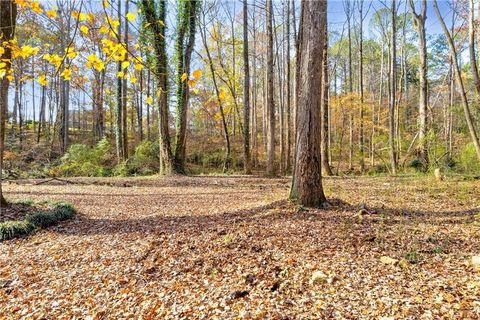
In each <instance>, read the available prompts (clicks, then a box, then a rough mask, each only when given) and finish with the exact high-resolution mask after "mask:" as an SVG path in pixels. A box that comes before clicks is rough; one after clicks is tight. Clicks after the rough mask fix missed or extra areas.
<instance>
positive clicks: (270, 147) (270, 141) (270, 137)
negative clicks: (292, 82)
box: [266, 0, 275, 175]
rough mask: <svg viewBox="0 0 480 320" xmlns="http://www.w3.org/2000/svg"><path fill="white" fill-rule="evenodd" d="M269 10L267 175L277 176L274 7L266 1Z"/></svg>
mask: <svg viewBox="0 0 480 320" xmlns="http://www.w3.org/2000/svg"><path fill="white" fill-rule="evenodd" d="M266 10H267V20H266V23H267V41H268V43H267V104H266V107H267V121H268V126H267V128H268V133H267V175H275V105H274V101H273V30H272V23H273V5H272V0H267V1H266Z"/></svg>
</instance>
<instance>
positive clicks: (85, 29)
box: [80, 25, 88, 35]
mask: <svg viewBox="0 0 480 320" xmlns="http://www.w3.org/2000/svg"><path fill="white" fill-rule="evenodd" d="M80 32H81V33H82V34H84V35H88V27H87V26H85V25H83V26H80Z"/></svg>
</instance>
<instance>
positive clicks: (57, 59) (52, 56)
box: [43, 53, 63, 68]
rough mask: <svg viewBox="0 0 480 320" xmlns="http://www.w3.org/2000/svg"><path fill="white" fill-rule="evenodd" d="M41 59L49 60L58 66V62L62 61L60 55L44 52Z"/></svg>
mask: <svg viewBox="0 0 480 320" xmlns="http://www.w3.org/2000/svg"><path fill="white" fill-rule="evenodd" d="M43 59H44V60H46V61H48V62H50V63H51V64H53V65H54V66H55V67H57V68H59V67H60V64H61V63H62V61H63V58H62V57H60V56H59V55H57V54H49V53H45V54H44V55H43Z"/></svg>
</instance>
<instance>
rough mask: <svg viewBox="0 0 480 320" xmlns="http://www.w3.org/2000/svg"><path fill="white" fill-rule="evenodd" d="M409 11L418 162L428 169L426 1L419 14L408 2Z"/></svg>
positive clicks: (423, 1) (410, 0)
mask: <svg viewBox="0 0 480 320" xmlns="http://www.w3.org/2000/svg"><path fill="white" fill-rule="evenodd" d="M409 4H410V10H411V12H412V17H413V21H414V26H415V29H416V30H417V34H418V50H419V55H420V64H419V66H418V74H419V79H420V97H419V103H418V118H419V119H418V120H419V121H418V123H419V129H418V139H419V151H420V152H419V153H420V160H421V161H422V163H423V165H424V168H425V169H426V168H427V167H428V150H427V144H426V141H425V140H426V134H427V106H428V82H427V39H426V32H425V21H426V20H427V1H426V0H422V6H421V9H420V12H419V13H417V12H416V11H415V4H414V2H413V0H409Z"/></svg>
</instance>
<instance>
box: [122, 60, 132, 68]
mask: <svg viewBox="0 0 480 320" xmlns="http://www.w3.org/2000/svg"><path fill="white" fill-rule="evenodd" d="M129 66H130V61H123V62H122V69H126V68H128V67H129Z"/></svg>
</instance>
